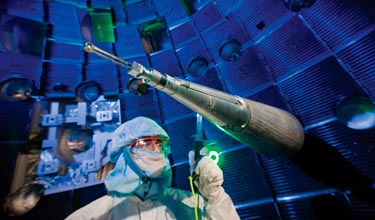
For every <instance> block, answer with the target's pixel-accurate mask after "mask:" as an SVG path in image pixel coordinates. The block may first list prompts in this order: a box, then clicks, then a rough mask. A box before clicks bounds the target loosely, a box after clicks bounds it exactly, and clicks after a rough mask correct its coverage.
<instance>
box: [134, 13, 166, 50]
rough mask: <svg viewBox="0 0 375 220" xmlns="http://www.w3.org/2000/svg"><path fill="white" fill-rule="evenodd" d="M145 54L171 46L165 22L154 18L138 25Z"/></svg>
mask: <svg viewBox="0 0 375 220" xmlns="http://www.w3.org/2000/svg"><path fill="white" fill-rule="evenodd" d="M138 31H139V33H140V35H141V40H142V45H143V47H144V49H145V52H146V54H151V53H154V52H156V51H159V50H163V49H169V48H172V45H171V42H170V39H169V37H168V32H167V28H166V25H165V22H164V21H163V20H161V19H156V20H153V21H150V22H147V23H144V24H141V25H139V26H138Z"/></svg>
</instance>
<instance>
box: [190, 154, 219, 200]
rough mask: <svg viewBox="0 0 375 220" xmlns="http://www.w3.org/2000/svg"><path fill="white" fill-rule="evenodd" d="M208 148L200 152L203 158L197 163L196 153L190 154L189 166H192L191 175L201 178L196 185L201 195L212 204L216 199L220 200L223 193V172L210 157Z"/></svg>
mask: <svg viewBox="0 0 375 220" xmlns="http://www.w3.org/2000/svg"><path fill="white" fill-rule="evenodd" d="M207 153H208V150H207V148H205V147H204V148H202V149H201V150H200V154H201V155H202V157H201V158H200V159H199V160H198V164H196V163H197V161H195V159H194V157H195V153H194V151H190V152H189V165H190V173H191V174H192V173H193V172H195V174H196V175H198V176H199V178H197V179H196V181H195V182H194V184H195V185H196V186H197V187H198V189H199V192H200V193H201V195H202V196H203V197H204V198H205V199H207V200H208V202H212V201H213V200H215V199H216V198H218V196H219V194H220V193H221V192H220V191H222V190H221V189H222V188H221V185H222V184H223V181H224V178H223V171H222V170H221V169H220V167H219V166H218V165H217V164H216V163H215V162H214V161H213V160H212V159H211V158H210V157H208V156H206V155H207Z"/></svg>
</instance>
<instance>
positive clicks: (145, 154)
mask: <svg viewBox="0 0 375 220" xmlns="http://www.w3.org/2000/svg"><path fill="white" fill-rule="evenodd" d="M130 152H131V154H132V157H133V160H134V163H135V164H136V165H137V166H138V167H139V169H141V170H142V171H143V172H145V174H146V175H147V176H148V177H151V178H156V177H159V176H160V174H162V172H163V171H164V170H165V169H169V162H168V160H167V159H166V158H165V155H164V154H163V153H158V152H154V151H149V150H144V149H140V148H132V149H131V150H130Z"/></svg>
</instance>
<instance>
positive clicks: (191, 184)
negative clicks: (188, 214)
mask: <svg viewBox="0 0 375 220" xmlns="http://www.w3.org/2000/svg"><path fill="white" fill-rule="evenodd" d="M189 180H190V189H191V193H192V194H193V201H194V214H195V219H196V220H199V215H198V205H197V200H196V198H195V192H194V185H193V180H194V177H193V176H191V175H190V176H189Z"/></svg>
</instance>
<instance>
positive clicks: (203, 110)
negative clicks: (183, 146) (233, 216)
mask: <svg viewBox="0 0 375 220" xmlns="http://www.w3.org/2000/svg"><path fill="white" fill-rule="evenodd" d="M89 46H90V48H87V49H85V50H86V51H87V52H93V50H94V51H95V53H96V54H98V53H101V51H100V49H98V48H96V47H94V46H93V45H92V44H90V45H89ZM100 56H101V57H104V58H107V59H109V60H111V61H112V62H115V63H117V64H119V63H120V64H119V65H122V66H125V67H126V68H127V69H128V70H129V72H128V73H129V74H130V75H132V76H133V77H136V78H142V79H144V81H145V82H146V83H147V84H148V85H150V86H153V87H155V88H156V89H158V90H161V91H163V92H166V93H167V94H168V95H170V96H171V97H172V98H174V99H175V100H177V101H179V102H180V103H182V104H184V105H185V106H187V107H188V108H190V109H191V110H192V111H194V112H197V113H199V114H200V115H202V117H204V118H205V119H206V120H208V121H209V122H211V123H212V124H214V125H216V126H217V127H218V128H220V130H222V131H224V132H225V133H227V134H228V135H230V136H231V137H233V138H234V139H236V140H238V141H240V142H241V143H243V144H245V145H247V146H249V147H250V148H252V149H254V150H255V151H257V152H259V153H263V154H266V155H269V156H273V157H287V158H289V157H292V156H293V155H294V154H295V153H296V152H298V151H299V150H300V149H301V147H302V145H303V142H304V132H303V128H302V126H301V124H300V122H299V121H298V120H297V119H296V118H295V117H294V116H293V115H292V114H290V113H289V112H287V111H284V110H282V109H278V108H275V107H272V106H269V105H265V104H262V103H259V102H255V101H252V100H249V99H244V98H241V97H238V96H234V95H231V94H228V93H225V92H222V91H219V90H216V89H212V88H209V87H206V86H203V85H199V84H196V83H192V82H189V81H186V80H182V79H178V78H174V77H171V76H169V75H166V74H162V73H160V72H159V71H157V70H155V69H147V68H145V67H144V66H142V65H141V64H139V63H137V62H133V63H132V64H131V65H130V64H129V63H127V62H126V61H123V60H121V59H120V58H117V57H114V56H113V55H111V56H110V57H109V58H108V54H105V55H100Z"/></svg>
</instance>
